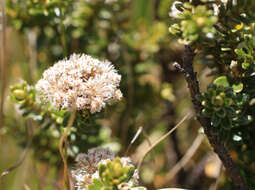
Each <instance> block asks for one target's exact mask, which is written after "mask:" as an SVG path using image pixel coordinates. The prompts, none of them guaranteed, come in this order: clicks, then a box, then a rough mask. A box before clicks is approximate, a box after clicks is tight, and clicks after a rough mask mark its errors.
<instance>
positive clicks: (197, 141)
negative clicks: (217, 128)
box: [165, 134, 204, 181]
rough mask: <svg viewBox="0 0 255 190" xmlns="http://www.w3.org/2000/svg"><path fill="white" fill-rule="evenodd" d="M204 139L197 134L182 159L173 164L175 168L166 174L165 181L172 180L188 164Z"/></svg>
mask: <svg viewBox="0 0 255 190" xmlns="http://www.w3.org/2000/svg"><path fill="white" fill-rule="evenodd" d="M203 139H204V135H201V134H199V135H198V136H197V137H196V139H195V140H194V142H193V144H192V145H191V146H190V148H189V149H188V151H187V152H186V154H185V155H184V156H183V157H182V159H181V160H180V161H179V162H177V164H175V166H174V167H173V168H172V169H171V170H170V171H169V172H168V173H167V174H166V177H165V179H166V181H170V180H172V178H173V177H174V176H175V175H176V174H177V173H178V172H179V171H180V170H181V169H182V168H183V167H184V166H185V165H186V164H187V163H188V162H189V160H190V159H191V158H192V156H193V155H194V154H195V152H196V151H197V149H198V148H199V146H200V144H201V143H202V141H203Z"/></svg>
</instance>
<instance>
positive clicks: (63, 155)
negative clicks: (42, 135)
mask: <svg viewBox="0 0 255 190" xmlns="http://www.w3.org/2000/svg"><path fill="white" fill-rule="evenodd" d="M75 116H76V107H75V106H73V111H72V114H71V117H70V119H69V120H68V124H67V127H66V130H65V131H64V133H63V135H62V136H61V138H60V140H59V144H58V148H59V152H60V156H61V158H62V160H63V163H64V179H65V182H66V186H67V189H68V190H70V181H69V173H68V165H67V160H66V158H65V154H64V151H63V143H64V142H65V149H66V147H67V136H68V134H69V131H70V129H71V127H72V125H73V122H74V119H75Z"/></svg>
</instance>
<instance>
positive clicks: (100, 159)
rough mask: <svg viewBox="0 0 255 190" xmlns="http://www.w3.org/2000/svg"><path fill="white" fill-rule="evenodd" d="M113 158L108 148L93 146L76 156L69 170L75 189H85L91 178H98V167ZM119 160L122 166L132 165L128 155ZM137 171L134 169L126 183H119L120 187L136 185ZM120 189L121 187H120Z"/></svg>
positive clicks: (91, 180) (91, 181) (90, 182)
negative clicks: (73, 166)
mask: <svg viewBox="0 0 255 190" xmlns="http://www.w3.org/2000/svg"><path fill="white" fill-rule="evenodd" d="M114 159H115V155H114V153H112V152H111V151H110V150H109V149H104V148H93V149H89V150H88V154H79V155H78V156H77V158H76V162H77V164H76V167H75V168H73V169H72V170H71V176H72V182H73V186H74V187H75V189H76V190H85V189H87V188H88V185H90V184H92V183H93V180H95V179H100V176H99V171H98V167H99V165H102V164H107V163H108V162H109V161H113V160H114ZM120 162H121V164H122V165H123V167H126V166H132V167H133V165H132V162H131V160H130V158H129V157H121V158H120ZM138 179H139V177H138V172H137V170H135V172H134V174H133V176H132V178H131V179H130V180H129V181H128V183H121V184H120V185H119V186H120V187H122V186H123V187H127V186H128V187H130V188H131V187H133V186H137V185H138ZM120 189H122V188H120Z"/></svg>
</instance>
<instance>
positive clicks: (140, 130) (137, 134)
mask: <svg viewBox="0 0 255 190" xmlns="http://www.w3.org/2000/svg"><path fill="white" fill-rule="evenodd" d="M142 131H143V127H139V129H138V130H137V132H136V134H135V136H134V137H133V139H132V140H131V142H130V143H129V145H128V147H127V150H126V152H125V155H127V154H128V152H129V149H130V148H131V146H132V144H133V143H134V142H135V141H136V139H137V138H138V137H139V136H140V134H141V132H142Z"/></svg>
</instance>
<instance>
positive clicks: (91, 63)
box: [36, 54, 122, 113]
mask: <svg viewBox="0 0 255 190" xmlns="http://www.w3.org/2000/svg"><path fill="white" fill-rule="evenodd" d="M120 80H121V76H120V75H119V74H118V73H117V71H116V70H115V69H114V67H113V65H112V64H111V63H110V62H109V61H100V60H98V59H95V58H92V57H91V56H89V55H85V54H81V55H78V54H73V55H71V56H70V58H69V59H64V60H61V61H58V62H57V63H56V64H54V65H53V66H52V67H50V68H49V69H47V70H46V71H44V73H43V78H42V79H41V80H39V81H38V82H37V84H36V90H37V91H39V92H40V93H41V94H42V96H43V97H44V98H45V99H46V100H47V101H49V102H51V103H52V104H53V105H55V106H57V107H58V108H61V109H69V110H70V109H71V108H72V107H73V106H75V107H76V109H77V110H90V112H91V113H95V112H99V111H101V109H102V108H104V107H105V105H106V103H111V102H113V101H116V100H120V99H121V97H122V93H121V91H120V90H119V89H118V86H119V83H120Z"/></svg>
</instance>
